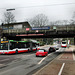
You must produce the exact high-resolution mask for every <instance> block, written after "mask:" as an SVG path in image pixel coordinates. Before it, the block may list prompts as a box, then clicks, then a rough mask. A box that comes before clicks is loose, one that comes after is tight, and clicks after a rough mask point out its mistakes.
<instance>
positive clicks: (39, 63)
mask: <svg viewBox="0 0 75 75" xmlns="http://www.w3.org/2000/svg"><path fill="white" fill-rule="evenodd" d="M46 57H47V56H46ZM46 57H44V58H43V59H42V60H41V61H40V62H39V63H38V64H41V63H42V61H44V60H45V59H46Z"/></svg>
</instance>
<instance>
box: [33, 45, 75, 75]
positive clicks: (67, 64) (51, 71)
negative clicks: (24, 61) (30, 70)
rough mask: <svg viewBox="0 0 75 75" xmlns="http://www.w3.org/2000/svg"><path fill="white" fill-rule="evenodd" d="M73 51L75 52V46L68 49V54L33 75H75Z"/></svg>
mask: <svg viewBox="0 0 75 75" xmlns="http://www.w3.org/2000/svg"><path fill="white" fill-rule="evenodd" d="M73 50H75V46H71V47H70V48H66V53H62V54H61V55H59V56H58V57H57V58H55V59H54V60H53V61H52V62H50V63H49V64H47V65H46V66H44V67H43V68H41V69H40V70H39V71H37V72H36V73H35V74H33V75H75V53H73ZM67 51H68V52H67Z"/></svg>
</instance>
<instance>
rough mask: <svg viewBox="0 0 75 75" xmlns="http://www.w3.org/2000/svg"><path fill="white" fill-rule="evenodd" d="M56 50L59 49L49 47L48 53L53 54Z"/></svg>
mask: <svg viewBox="0 0 75 75" xmlns="http://www.w3.org/2000/svg"><path fill="white" fill-rule="evenodd" d="M58 49H59V48H56V47H50V48H49V51H48V53H51V52H55V51H56V50H58Z"/></svg>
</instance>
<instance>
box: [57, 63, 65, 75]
mask: <svg viewBox="0 0 75 75" xmlns="http://www.w3.org/2000/svg"><path fill="white" fill-rule="evenodd" d="M64 66H65V63H63V64H62V67H61V69H60V71H59V73H58V75H61V73H62V71H63V68H64Z"/></svg>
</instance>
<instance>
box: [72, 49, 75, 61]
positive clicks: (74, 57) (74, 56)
mask: <svg viewBox="0 0 75 75" xmlns="http://www.w3.org/2000/svg"><path fill="white" fill-rule="evenodd" d="M72 52H73V50H72ZM73 60H75V55H74V53H73Z"/></svg>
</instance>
